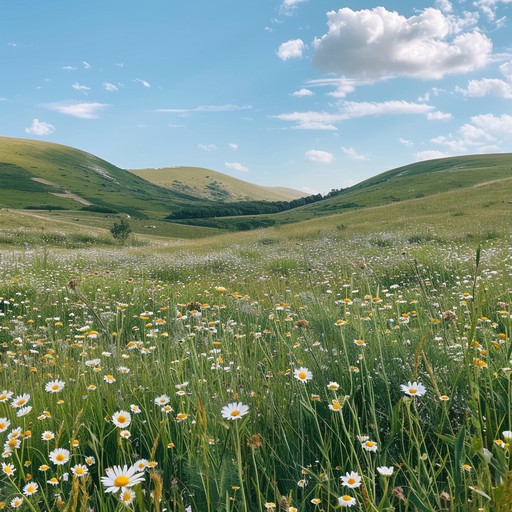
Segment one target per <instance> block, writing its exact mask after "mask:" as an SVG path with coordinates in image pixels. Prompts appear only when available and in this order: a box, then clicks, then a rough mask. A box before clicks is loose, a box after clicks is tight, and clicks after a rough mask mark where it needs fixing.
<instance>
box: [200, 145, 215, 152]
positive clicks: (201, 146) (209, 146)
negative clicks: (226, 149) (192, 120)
mask: <svg viewBox="0 0 512 512" xmlns="http://www.w3.org/2000/svg"><path fill="white" fill-rule="evenodd" d="M197 147H198V148H199V149H202V150H203V151H213V150H214V149H217V146H216V145H215V144H198V145H197Z"/></svg>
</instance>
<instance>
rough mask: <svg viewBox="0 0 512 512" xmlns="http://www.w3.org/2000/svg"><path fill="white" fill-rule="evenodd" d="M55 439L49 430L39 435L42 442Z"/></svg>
mask: <svg viewBox="0 0 512 512" xmlns="http://www.w3.org/2000/svg"><path fill="white" fill-rule="evenodd" d="M54 438H55V434H54V433H53V432H52V431H51V430H45V431H44V432H43V433H42V434H41V439H42V440H43V441H51V440H52V439H54Z"/></svg>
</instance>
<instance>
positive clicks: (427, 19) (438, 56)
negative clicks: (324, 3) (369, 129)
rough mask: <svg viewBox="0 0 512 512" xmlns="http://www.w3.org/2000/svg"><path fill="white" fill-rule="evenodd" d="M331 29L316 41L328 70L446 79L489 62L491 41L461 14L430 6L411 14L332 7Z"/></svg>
mask: <svg viewBox="0 0 512 512" xmlns="http://www.w3.org/2000/svg"><path fill="white" fill-rule="evenodd" d="M327 17H328V21H327V24H328V29H329V30H328V32H327V33H326V34H324V35H323V36H322V37H321V38H319V39H316V40H315V42H314V48H315V55H314V60H313V62H314V63H315V64H316V65H317V66H318V67H319V68H320V69H321V70H323V71H327V72H334V73H338V74H341V75H346V76H351V77H356V78H362V79H371V80H379V79H383V78H387V77H393V76H407V77H413V78H419V79H441V78H443V77H444V76H446V75H450V74H458V73H467V72H470V71H474V70H476V69H479V68H481V67H483V66H484V65H485V64H486V63H487V62H488V60H489V57H490V55H491V51H492V42H491V40H490V39H489V38H488V37H487V36H485V35H484V34H482V33H481V32H479V31H478V30H476V29H473V30H471V31H465V32H464V31H462V30H463V29H466V28H467V29H468V30H469V29H470V25H472V24H473V23H474V22H475V18H474V17H471V16H469V17H465V18H460V19H457V18H455V17H454V16H450V15H445V14H444V13H443V12H441V11H440V10H439V9H434V8H427V9H425V10H423V11H422V12H420V13H419V14H417V15H415V16H411V17H410V18H406V17H405V16H402V15H400V14H398V13H397V12H394V11H388V10H387V9H386V8H384V7H375V8H374V9H371V10H370V9H362V10H359V11H353V10H352V9H350V8H347V7H346V8H342V9H339V10H338V11H329V12H328V13H327Z"/></svg>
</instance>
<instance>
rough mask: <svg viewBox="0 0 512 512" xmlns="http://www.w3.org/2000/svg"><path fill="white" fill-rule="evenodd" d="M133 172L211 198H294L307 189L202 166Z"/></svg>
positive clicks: (158, 183)
mask: <svg viewBox="0 0 512 512" xmlns="http://www.w3.org/2000/svg"><path fill="white" fill-rule="evenodd" d="M130 172H132V173H133V174H135V175H137V176H139V177H141V178H144V179H145V180H147V181H149V182H151V183H154V184H155V185H159V186H161V187H165V188H168V189H170V190H174V191H175V192H182V193H185V194H189V195H193V196H195V197H201V198H203V199H208V200H210V201H226V202H231V201H244V200H256V201H291V200H293V199H298V198H299V197H304V196H307V195H308V194H306V193H305V192H301V191H300V190H295V189H291V188H284V187H263V186H261V185H254V184H253V183H249V182H247V181H243V180H240V179H238V178H233V177H232V176H228V175H226V174H222V173H220V172H217V171H212V170H210V169H204V168H202V167H169V168H162V169H133V170H132V169H130Z"/></svg>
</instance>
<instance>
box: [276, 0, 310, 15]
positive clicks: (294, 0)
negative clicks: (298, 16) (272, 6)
mask: <svg viewBox="0 0 512 512" xmlns="http://www.w3.org/2000/svg"><path fill="white" fill-rule="evenodd" d="M303 2H307V0H283V3H282V4H281V8H280V12H281V13H283V14H291V13H292V12H293V11H294V9H295V8H296V7H297V6H298V5H299V4H301V3H303Z"/></svg>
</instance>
